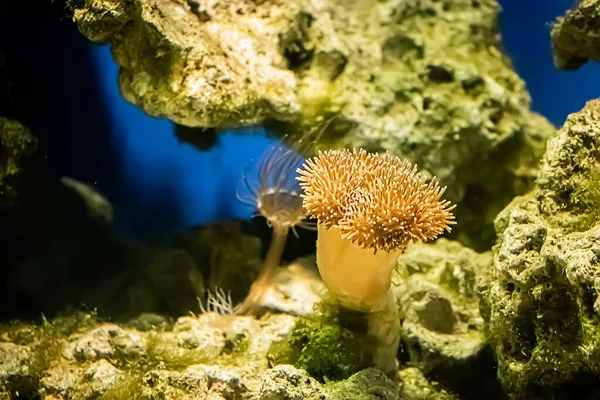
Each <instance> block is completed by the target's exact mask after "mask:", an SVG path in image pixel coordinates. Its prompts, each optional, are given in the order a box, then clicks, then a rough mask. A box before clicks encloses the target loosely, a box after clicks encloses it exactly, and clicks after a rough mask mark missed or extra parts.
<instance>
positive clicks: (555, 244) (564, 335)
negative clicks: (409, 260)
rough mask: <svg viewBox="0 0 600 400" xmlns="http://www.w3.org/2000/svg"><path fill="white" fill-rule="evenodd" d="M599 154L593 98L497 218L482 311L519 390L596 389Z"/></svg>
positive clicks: (509, 382)
mask: <svg viewBox="0 0 600 400" xmlns="http://www.w3.org/2000/svg"><path fill="white" fill-rule="evenodd" d="M599 160H600V102H599V101H597V100H594V101H590V102H588V103H587V105H586V106H585V108H584V109H583V110H581V111H580V112H577V113H574V114H571V115H570V116H569V117H568V119H567V121H566V123H565V125H564V126H563V127H562V129H560V130H559V131H558V133H557V134H556V136H554V137H553V138H552V139H551V140H550V141H549V142H548V150H547V152H546V155H545V156H544V159H543V163H542V167H541V171H540V174H539V177H538V180H537V185H536V187H535V188H534V190H533V191H532V192H531V193H529V194H527V195H525V196H522V197H517V198H516V199H515V200H514V201H513V202H512V203H511V204H510V205H509V206H508V207H506V208H505V209H504V210H503V211H502V212H501V213H500V214H499V215H498V218H497V219H496V229H497V232H498V239H499V240H498V243H497V245H496V246H495V248H494V250H493V252H494V260H493V266H492V268H491V270H490V271H489V274H487V275H486V276H485V279H484V280H483V281H482V283H483V285H482V286H481V291H482V298H483V300H484V301H483V303H482V314H483V315H484V317H485V319H486V320H487V321H488V330H489V339H490V342H491V343H492V344H493V347H494V350H495V353H496V357H497V359H498V364H499V369H498V378H499V380H500V382H501V383H502V384H503V385H504V387H505V388H506V389H507V391H508V392H509V393H510V394H511V395H513V396H514V398H524V399H525V398H527V399H528V398H533V397H532V396H534V394H535V395H538V396H539V395H542V397H544V396H545V395H550V394H551V395H552V396H556V398H560V397H561V396H562V395H563V394H565V393H566V396H567V397H570V396H572V395H575V394H572V393H571V390H573V388H577V390H578V391H579V392H578V393H577V395H576V396H577V397H580V398H595V397H596V396H597V391H596V388H597V382H598V381H597V378H594V376H596V377H597V376H598V374H599V373H600V362H599V361H598V360H600V358H599V355H600V354H599V350H598V349H600V335H599V331H598V327H597V326H598V323H599V320H600V316H599V315H600V314H599V311H600V301H599V295H600V280H599V279H598V276H599V275H600V264H599V263H598V257H599V255H600V225H598V222H599V221H600V219H599V218H598V217H599V215H600V214H599V211H598V209H599V207H598V206H599V205H600V197H598V196H596V195H594V193H595V192H596V190H597V187H598V177H599V176H600V175H599V172H600V161H599ZM574 380H576V383H574ZM570 384H573V385H574V386H570ZM594 393H595V394H594Z"/></svg>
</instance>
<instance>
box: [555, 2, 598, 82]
mask: <svg viewBox="0 0 600 400" xmlns="http://www.w3.org/2000/svg"><path fill="white" fill-rule="evenodd" d="M599 34H600V2H598V0H581V1H578V2H576V4H575V6H574V7H573V8H572V9H570V10H568V11H567V12H566V13H565V15H564V16H561V17H558V18H557V19H556V21H555V23H554V24H553V26H552V47H553V49H554V63H555V64H556V66H557V67H558V68H561V69H564V70H575V69H577V68H579V67H580V66H582V65H583V64H585V63H586V62H588V61H589V60H593V61H600V47H599V43H600V36H599Z"/></svg>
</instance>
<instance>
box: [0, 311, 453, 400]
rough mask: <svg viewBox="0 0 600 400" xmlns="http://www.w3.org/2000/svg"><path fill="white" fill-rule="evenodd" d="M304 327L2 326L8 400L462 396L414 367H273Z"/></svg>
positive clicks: (211, 316)
mask: <svg viewBox="0 0 600 400" xmlns="http://www.w3.org/2000/svg"><path fill="white" fill-rule="evenodd" d="M295 325H296V321H295V318H294V317H291V316H288V315H273V316H268V317H265V318H263V319H261V320H255V319H253V318H249V317H233V316H222V315H218V314H216V313H208V314H203V315H201V316H200V317H198V318H195V317H182V318H180V319H179V320H178V321H177V322H176V323H175V324H174V325H173V326H172V327H169V326H167V327H163V328H162V329H161V328H157V327H150V328H149V330H137V329H133V328H128V327H123V326H118V325H114V324H108V323H104V324H100V323H98V322H97V321H96V320H95V318H94V317H93V316H91V315H81V314H76V315H74V316H71V317H63V318H59V319H57V320H54V321H51V322H48V321H46V322H45V323H44V324H43V325H41V326H33V325H13V326H2V327H0V398H2V399H4V398H6V399H10V398H14V396H16V394H17V393H18V395H19V396H20V397H19V398H23V396H25V398H44V399H53V400H57V399H67V398H103V399H125V398H128V399H155V398H162V399H181V398H187V399H206V398H211V399H222V398H227V399H238V400H243V399H264V400H268V399H339V400H342V399H349V400H353V399H355V400H363V399H365V400H366V399H389V400H396V399H404V400H412V399H415V400H416V399H419V400H423V399H432V400H433V399H436V400H445V399H452V398H453V397H452V396H451V395H449V394H448V393H447V392H445V391H443V390H439V389H436V388H435V387H434V386H433V385H432V384H431V383H429V382H428V381H427V380H426V379H425V378H423V376H422V375H421V374H420V373H419V371H418V370H415V369H414V368H411V369H407V370H404V371H401V372H400V374H399V377H398V379H397V380H396V381H394V380H391V379H389V378H387V377H386V376H385V375H384V374H383V373H382V372H380V371H378V370H375V369H364V370H362V371H360V372H357V373H354V374H352V375H351V376H349V377H348V378H347V379H342V380H334V381H328V382H327V383H323V378H324V377H323V376H319V377H311V376H310V375H309V374H308V373H307V372H306V371H303V370H300V369H297V368H295V367H294V366H292V365H276V366H273V365H270V362H269V358H268V354H269V350H270V347H271V346H272V343H273V342H274V341H276V340H280V339H281V338H282V337H285V336H287V335H289V334H290V333H291V332H292V331H293V330H294V329H295V328H294V327H295ZM318 351H319V352H321V353H323V352H327V351H329V352H331V351H333V352H337V353H341V352H343V351H344V348H343V347H340V346H332V347H329V348H325V349H323V348H319V349H318ZM319 357H321V359H322V358H323V357H325V355H324V354H320V355H319Z"/></svg>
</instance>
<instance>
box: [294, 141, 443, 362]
mask: <svg viewBox="0 0 600 400" xmlns="http://www.w3.org/2000/svg"><path fill="white" fill-rule="evenodd" d="M297 172H298V174H299V175H300V176H299V177H298V178H297V179H298V181H299V182H300V187H301V188H302V189H303V191H304V193H303V194H302V197H303V204H304V208H305V209H306V211H307V213H308V214H309V215H310V216H311V217H313V218H316V219H317V220H318V238H317V266H318V268H319V272H320V274H321V277H322V279H323V281H324V283H325V285H326V286H327V288H328V289H329V291H330V292H331V293H332V294H333V295H334V296H335V297H336V298H338V300H339V301H340V304H341V305H343V306H344V307H347V308H350V309H353V310H358V311H364V312H367V313H370V316H369V318H368V319H369V333H370V334H371V335H372V336H373V337H374V338H375V340H376V341H377V342H378V343H379V345H378V346H376V350H375V353H376V354H375V355H374V358H375V363H376V364H377V365H378V366H379V367H380V368H382V369H383V370H386V371H387V372H393V370H394V365H395V363H396V360H395V354H396V353H395V351H394V349H396V350H397V348H398V341H399V322H398V316H397V308H396V306H395V298H394V296H393V294H392V292H391V290H390V285H391V274H392V271H393V269H394V267H395V266H396V262H397V259H398V256H399V255H400V254H401V253H402V252H403V251H404V250H405V248H406V246H407V245H408V244H409V243H411V242H418V241H424V242H425V241H428V240H431V239H434V238H435V237H437V236H438V235H440V234H442V233H443V232H444V231H450V229H451V228H450V226H451V225H452V224H454V223H455V222H454V216H453V215H452V213H451V211H452V209H453V208H454V206H453V205H451V204H450V202H449V201H445V200H442V195H443V194H444V191H445V189H446V188H445V187H440V186H439V184H438V183H437V182H436V180H435V179H433V180H431V181H430V182H428V181H427V178H426V176H425V175H423V174H422V173H419V172H418V171H417V168H416V166H414V165H412V164H411V163H409V162H408V161H406V160H401V159H399V158H397V157H395V156H393V155H391V154H378V153H367V152H366V151H365V150H363V149H353V150H348V149H341V150H329V151H326V152H319V154H318V156H317V157H315V158H312V159H309V160H307V161H306V162H305V164H304V166H303V168H302V169H298V171H297Z"/></svg>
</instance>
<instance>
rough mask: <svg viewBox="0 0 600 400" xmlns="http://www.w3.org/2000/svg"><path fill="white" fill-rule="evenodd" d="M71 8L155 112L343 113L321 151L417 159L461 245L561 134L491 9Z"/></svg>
mask: <svg viewBox="0 0 600 400" xmlns="http://www.w3.org/2000/svg"><path fill="white" fill-rule="evenodd" d="M73 4H77V5H76V6H75V9H74V16H75V20H76V21H77V23H78V26H79V29H80V30H81V32H83V34H84V35H86V36H87V37H88V38H90V39H91V40H93V41H95V42H99V43H110V44H111V46H112V52H113V56H114V59H115V60H116V62H117V63H118V64H119V66H120V73H119V82H120V87H121V91H122V93H123V95H124V96H125V98H126V99H128V100H129V101H130V102H132V103H134V104H137V105H139V106H140V107H141V108H142V109H144V111H145V112H147V113H148V114H150V115H153V116H166V117H168V118H170V119H171V120H173V121H175V122H177V123H180V124H183V125H188V126H202V127H215V126H230V125H236V126H237V125H248V124H253V123H261V122H263V121H265V120H268V119H273V120H277V121H287V122H292V123H293V124H297V123H300V125H302V126H304V125H309V126H314V125H316V124H317V122H318V121H320V119H319V118H323V117H324V116H325V118H329V116H336V118H335V119H334V120H333V121H332V122H331V123H330V125H329V126H328V129H327V132H326V135H325V137H324V138H323V142H324V144H325V145H326V146H354V147H364V148H367V149H369V150H378V151H380V150H389V151H391V152H392V153H394V154H396V155H399V156H401V157H405V158H408V159H410V160H412V161H414V162H416V163H417V164H419V166H420V167H421V168H423V169H425V170H426V171H428V172H430V173H432V174H433V175H435V176H437V177H438V178H439V179H440V180H441V182H442V183H443V184H445V185H448V186H449V189H448V193H447V195H448V197H449V199H450V200H452V201H454V202H458V203H460V207H459V208H458V209H457V215H458V217H459V220H460V221H461V225H460V226H458V227H457V230H458V233H459V237H460V238H461V240H462V241H463V242H469V241H472V242H474V244H475V245H477V246H479V247H481V248H486V246H488V247H489V246H491V242H492V240H493V226H492V225H493V224H492V221H493V218H494V216H495V215H496V214H497V212H498V211H500V210H501V209H502V208H503V207H504V206H505V205H506V204H507V203H508V202H509V201H510V200H511V199H512V197H514V195H515V194H521V193H524V192H525V191H526V189H527V186H528V184H529V183H530V182H531V181H532V180H533V178H534V177H535V174H536V172H537V171H536V167H537V161H538V159H539V158H540V157H541V155H542V154H543V147H544V142H545V139H546V138H547V137H548V136H549V135H550V134H551V133H552V131H553V128H552V127H551V126H550V125H549V124H548V123H547V121H546V120H544V119H543V118H541V117H539V116H538V115H536V114H534V113H532V112H531V111H530V109H529V106H530V98H529V95H528V93H527V92H526V90H525V87H524V84H523V81H522V80H521V79H520V78H519V77H518V76H517V75H516V74H515V72H514V71H513V70H512V69H511V67H510V63H509V62H508V60H507V59H506V58H505V57H504V56H503V54H502V53H501V51H500V39H499V34H498V31H497V17H498V12H499V6H498V4H497V2H496V0H453V1H450V0H444V1H436V0H387V1H377V0H352V1H344V2H341V1H331V0H285V1H283V0H269V1H256V0H232V1H218V0H194V1H192V0H176V1H173V0H85V1H82V2H80V4H79V3H73ZM198 132H201V131H198ZM199 134H201V133H199ZM506 154H511V156H510V157H506V156H505V155H506ZM467 197H468V198H470V199H471V201H468V202H467V201H463V200H464V199H465V198H467Z"/></svg>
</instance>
